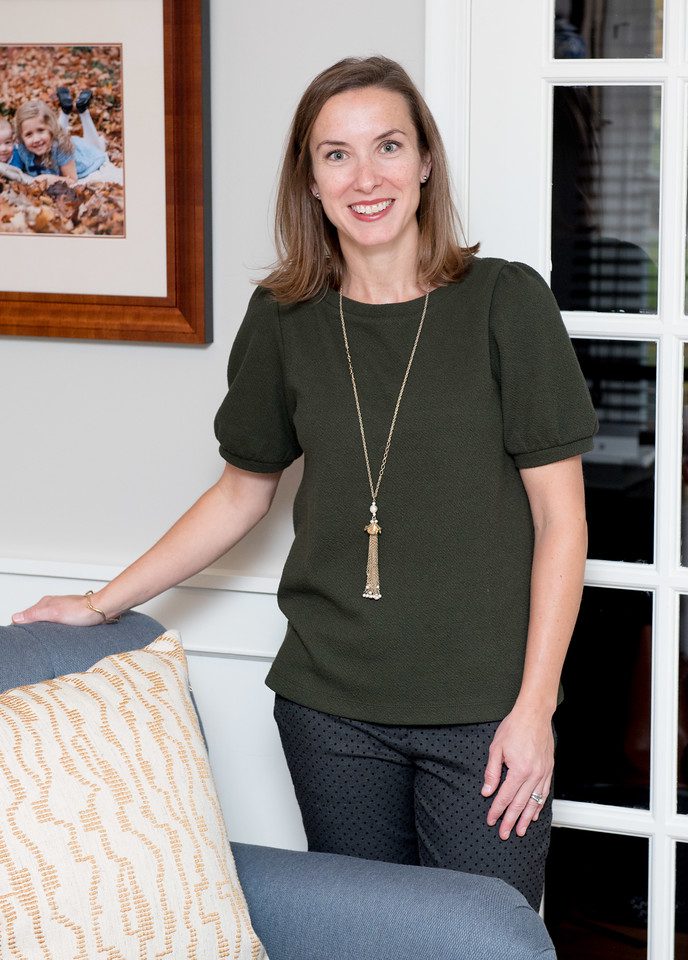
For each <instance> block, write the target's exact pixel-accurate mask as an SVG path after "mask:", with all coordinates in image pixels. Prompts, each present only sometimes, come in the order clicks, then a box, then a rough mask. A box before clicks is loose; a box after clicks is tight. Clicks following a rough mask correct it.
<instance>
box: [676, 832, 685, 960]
mask: <svg viewBox="0 0 688 960" xmlns="http://www.w3.org/2000/svg"><path fill="white" fill-rule="evenodd" d="M686 957H688V843H677V844H676V931H675V941H674V960H686Z"/></svg>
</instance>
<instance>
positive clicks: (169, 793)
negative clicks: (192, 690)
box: [0, 631, 267, 960]
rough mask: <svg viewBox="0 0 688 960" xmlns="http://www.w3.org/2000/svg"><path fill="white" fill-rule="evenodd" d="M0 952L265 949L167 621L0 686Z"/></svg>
mask: <svg viewBox="0 0 688 960" xmlns="http://www.w3.org/2000/svg"><path fill="white" fill-rule="evenodd" d="M0 957H3V958H4V957H7V958H10V957H12V958H27V960H28V958H31V960H33V958H37V960H38V958H41V960H100V958H103V960H105V958H108V960H115V958H117V960H129V958H132V960H134V958H136V960H147V958H151V960H152V958H160V960H162V958H167V957H169V958H173V960H180V958H184V960H187V958H189V960H190V958H195V960H221V958H229V957H231V958H232V960H249V958H250V960H267V956H266V954H265V951H264V949H263V946H262V944H261V942H260V940H259V939H258V937H257V936H256V934H255V932H254V930H253V927H252V926H251V921H250V918H249V915H248V908H247V905H246V900H245V898H244V894H243V891H242V889H241V886H240V884H239V878H238V876H237V872H236V867H235V864H234V858H233V856H232V853H231V850H230V847H229V842H228V840H227V834H226V831H225V825H224V821H223V818H222V812H221V809H220V805H219V802H218V799H217V795H216V792H215V785H214V782H213V777H212V774H211V771H210V766H209V764H208V755H207V753H206V750H205V747H204V745H203V739H202V737H201V733H200V729H199V726H198V720H197V717H196V714H195V712H194V708H193V704H192V702H191V698H190V696H189V692H188V670H187V663H186V657H185V655H184V650H183V648H182V645H181V641H180V638H179V634H177V633H176V632H175V631H169V632H167V633H164V634H162V636H160V637H158V638H157V639H156V640H154V641H153V642H152V643H150V644H149V645H148V646H147V647H144V648H143V649H142V650H134V651H131V652H128V653H118V654H115V655H113V656H109V657H105V658H104V659H103V660H100V661H99V662H98V663H97V664H95V666H93V667H91V669H90V670H87V671H86V672H85V673H73V674H68V675H66V676H62V677H58V678H57V679H55V680H47V681H45V682H43V683H36V684H32V685H31V686H25V687H17V688H16V689H14V690H8V691H7V692H6V693H4V694H1V695H0Z"/></svg>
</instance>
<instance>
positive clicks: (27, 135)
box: [21, 117, 53, 157]
mask: <svg viewBox="0 0 688 960" xmlns="http://www.w3.org/2000/svg"><path fill="white" fill-rule="evenodd" d="M21 138H22V140H23V141H24V145H25V146H26V147H27V148H28V149H29V150H30V151H31V153H35V154H37V155H38V156H39V157H40V156H42V155H43V154H44V153H47V152H48V150H49V149H50V144H51V143H52V141H53V135H52V133H51V132H50V128H49V127H48V125H47V124H46V122H45V120H42V119H41V118H40V117H33V118H32V119H30V120H24V122H23V123H22V125H21Z"/></svg>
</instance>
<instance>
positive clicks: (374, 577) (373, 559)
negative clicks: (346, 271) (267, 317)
mask: <svg viewBox="0 0 688 960" xmlns="http://www.w3.org/2000/svg"><path fill="white" fill-rule="evenodd" d="M429 296H430V291H428V292H427V293H426V294H425V303H424V304H423V314H422V316H421V318H420V324H419V326H418V333H417V334H416V339H415V341H414V344H413V349H412V350H411V356H410V357H409V362H408V364H407V366H406V373H405V374H404V380H403V382H402V384H401V390H400V391H399V396H398V397H397V402H396V406H395V407H394V415H393V417H392V424H391V426H390V428H389V436H388V437H387V444H386V446H385V452H384V455H383V457H382V464H381V466H380V475H379V476H378V478H377V484H376V486H375V488H374V489H373V476H372V474H371V472H370V460H369V458H368V445H367V443H366V438H365V430H364V429H363V417H362V416H361V405H360V403H359V402H358V390H357V389H356V378H355V377H354V368H353V365H352V363H351V354H350V352H349V340H348V337H347V335H346V325H345V323H344V308H343V303H342V301H343V297H342V291H341V288H340V290H339V318H340V320H341V322H342V333H343V334H344V346H345V347H346V357H347V360H348V362H349V373H350V374H351V384H352V386H353V389H354V400H355V401H356V411H357V413H358V424H359V427H360V429H361V440H362V441H363V453H364V455H365V462H366V469H367V471H368V482H369V484H370V494H371V496H372V498H373V502H372V503H371V505H370V512H371V514H372V521H371V522H370V523H369V524H367V525H366V526H365V528H364V529H365V530H366V532H367V533H368V534H370V538H369V541H368V568H367V582H366V589H365V592H364V594H363V596H364V597H371V598H372V599H374V600H379V599H380V597H381V596H382V594H381V593H380V582H379V573H378V569H377V535H378V534H379V533H381V532H382V527H381V526H380V525H379V523H378V522H377V503H376V499H377V494H378V490H379V489H380V482H381V480H382V474H383V473H384V470H385V464H386V463H387V454H388V453H389V446H390V443H391V442H392V433H393V432H394V425H395V424H396V421H397V413H398V412H399V404H400V403H401V398H402V396H403V393H404V388H405V386H406V381H407V379H408V375H409V371H410V370H411V364H412V363H413V357H414V355H415V353H416V347H417V346H418V340H419V339H420V332H421V330H422V329H423V322H424V321H425V314H426V313H427V309H428V298H429Z"/></svg>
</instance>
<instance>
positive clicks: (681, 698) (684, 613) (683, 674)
mask: <svg viewBox="0 0 688 960" xmlns="http://www.w3.org/2000/svg"><path fill="white" fill-rule="evenodd" d="M677 761H678V771H677V772H678V777H677V779H678V797H677V810H678V812H679V813H688V597H685V596H683V597H681V600H680V606H679V627H678V754H677ZM687 956H688V954H687Z"/></svg>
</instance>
